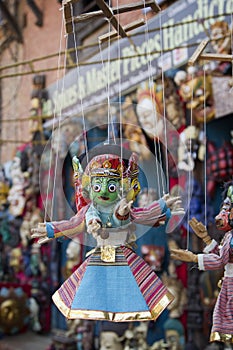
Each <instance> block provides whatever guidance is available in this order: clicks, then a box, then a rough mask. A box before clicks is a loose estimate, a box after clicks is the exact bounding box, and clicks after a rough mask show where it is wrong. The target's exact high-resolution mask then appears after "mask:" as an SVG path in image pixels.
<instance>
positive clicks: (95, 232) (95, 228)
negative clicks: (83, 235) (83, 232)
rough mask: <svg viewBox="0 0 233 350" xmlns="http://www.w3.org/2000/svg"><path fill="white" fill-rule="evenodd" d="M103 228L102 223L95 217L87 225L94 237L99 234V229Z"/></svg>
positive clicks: (88, 230)
mask: <svg viewBox="0 0 233 350" xmlns="http://www.w3.org/2000/svg"><path fill="white" fill-rule="evenodd" d="M100 229H101V224H100V222H99V221H97V220H96V219H93V220H92V221H91V222H89V223H88V225H87V232H88V233H90V234H92V235H93V237H94V238H96V237H97V236H98V231H99V230H100Z"/></svg>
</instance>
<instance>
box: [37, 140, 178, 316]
mask: <svg viewBox="0 0 233 350" xmlns="http://www.w3.org/2000/svg"><path fill="white" fill-rule="evenodd" d="M73 165H74V169H75V179H76V180H75V182H76V185H75V186H76V192H77V193H78V196H77V197H76V199H77V207H78V212H77V214H76V215H75V216H74V217H72V218H71V219H70V220H67V221H60V222H46V223H44V224H39V225H38V227H37V228H35V229H33V230H32V237H33V238H37V239H38V242H39V243H45V242H48V240H50V239H52V238H57V237H60V236H68V237H70V238H74V237H75V235H77V234H78V233H80V232H83V231H86V232H87V233H88V234H89V235H91V236H92V237H94V239H95V240H96V242H97V246H96V247H95V248H94V249H93V250H92V251H90V252H89V253H88V256H87V258H86V260H85V261H84V262H83V263H82V264H81V265H80V266H79V267H78V268H77V269H76V270H75V272H74V273H73V274H72V275H71V276H70V277H69V278H68V279H67V280H66V281H65V282H64V283H63V285H62V286H61V287H60V288H59V289H58V290H57V291H56V292H55V294H54V295H53V301H54V302H55V304H56V305H57V307H58V308H59V309H60V311H61V312H62V313H63V314H64V315H65V316H66V317H67V318H70V319H75V318H80V319H92V320H108V321H115V322H122V321H132V320H133V321H136V320H155V319H157V317H158V316H159V315H160V313H161V312H162V311H163V310H164V309H165V308H166V307H167V305H168V304H169V303H170V302H171V301H172V300H173V296H172V295H171V293H170V292H169V291H168V290H167V288H166V287H165V286H164V285H163V283H162V282H161V280H160V279H159V278H158V276H157V275H156V274H155V272H154V271H152V270H151V268H150V267H149V266H148V265H147V264H146V262H145V261H144V260H143V259H142V258H140V257H139V256H137V255H136V254H135V253H134V251H133V249H132V243H133V242H134V241H135V234H134V231H135V224H137V223H139V224H144V225H149V226H154V225H160V224H164V223H165V221H166V220H168V219H169V217H170V215H171V213H172V214H183V209H182V208H180V199H179V197H171V196H170V195H169V194H166V195H164V196H163V198H161V199H159V200H157V201H154V202H152V203H150V205H148V206H147V207H143V208H140V207H134V206H133V202H134V201H135V199H136V197H137V194H138V193H139V191H140V183H139V181H138V173H139V169H138V165H137V157H136V155H135V154H132V153H131V152H129V151H128V150H126V149H123V148H122V147H120V146H117V145H109V144H108V145H104V146H102V147H96V148H94V149H92V150H91V151H90V152H89V153H88V154H87V157H86V158H84V159H83V161H82V164H81V163H80V162H79V160H78V158H76V157H75V158H74V159H73ZM83 169H84V170H83Z"/></svg>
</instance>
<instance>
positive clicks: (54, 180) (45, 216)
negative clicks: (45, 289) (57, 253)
mask: <svg viewBox="0 0 233 350" xmlns="http://www.w3.org/2000/svg"><path fill="white" fill-rule="evenodd" d="M64 27H65V23H64V16H62V24H61V32H60V44H59V52H61V48H62V38H63V33H64ZM65 39H66V37H65ZM65 46H67V41H66V43H65ZM65 60H66V55H64V62H65ZM64 66H65V65H64ZM60 67H61V55H60V54H59V55H58V62H57V78H56V90H57V91H58V85H59V81H60V71H61V69H60ZM63 72H64V74H63V81H64V76H65V68H64V69H63ZM63 84H64V83H63ZM57 104H58V99H56V100H55V103H54V109H53V124H52V125H53V126H52V134H53V133H54V130H55V125H56V119H57V114H56V112H57ZM60 106H61V105H60ZM60 114H61V108H60V113H59V123H60V119H61V115H60ZM59 137H60V135H58V138H59ZM58 146H59V140H58V143H57V150H56V157H55V169H54V171H55V173H54V177H53V191H52V203H51V212H50V218H51V220H52V217H53V208H54V194H55V185H56V184H55V182H56V173H57V163H58ZM52 160H53V151H52V147H51V149H50V157H49V172H48V181H47V191H46V200H45V210H44V222H45V221H46V218H47V215H48V198H49V188H50V181H51V170H52Z"/></svg>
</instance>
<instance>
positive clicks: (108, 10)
mask: <svg viewBox="0 0 233 350" xmlns="http://www.w3.org/2000/svg"><path fill="white" fill-rule="evenodd" d="M96 3H97V5H98V6H99V8H100V9H101V10H102V11H103V13H104V14H105V16H106V17H107V18H108V20H109V22H110V23H111V24H112V26H113V27H114V28H115V29H116V31H117V32H118V33H119V35H120V36H121V37H122V38H126V37H127V34H126V32H125V31H124V29H123V27H122V26H121V24H120V23H119V22H118V20H117V18H116V17H115V15H114V14H113V12H112V10H111V8H110V7H109V6H108V5H107V4H106V3H105V2H104V0H96Z"/></svg>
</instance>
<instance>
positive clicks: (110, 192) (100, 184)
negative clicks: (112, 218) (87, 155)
mask: <svg viewBox="0 0 233 350" xmlns="http://www.w3.org/2000/svg"><path fill="white" fill-rule="evenodd" d="M119 189H120V186H119V181H118V180H115V179H111V178H108V177H93V178H92V181H91V190H90V199H91V200H92V202H93V203H94V204H100V205H102V206H105V207H107V206H108V205H109V204H113V203H114V202H115V201H116V200H117V199H118V194H119Z"/></svg>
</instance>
